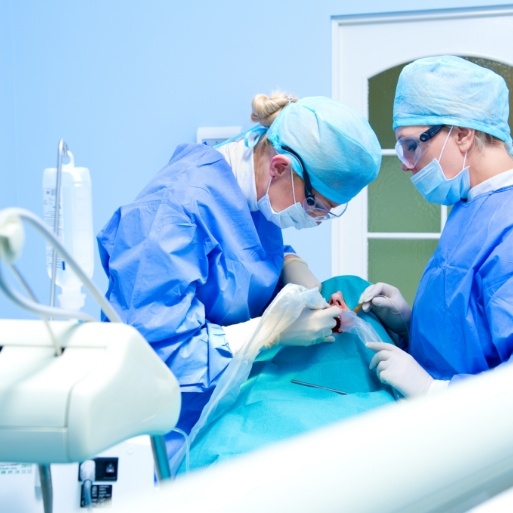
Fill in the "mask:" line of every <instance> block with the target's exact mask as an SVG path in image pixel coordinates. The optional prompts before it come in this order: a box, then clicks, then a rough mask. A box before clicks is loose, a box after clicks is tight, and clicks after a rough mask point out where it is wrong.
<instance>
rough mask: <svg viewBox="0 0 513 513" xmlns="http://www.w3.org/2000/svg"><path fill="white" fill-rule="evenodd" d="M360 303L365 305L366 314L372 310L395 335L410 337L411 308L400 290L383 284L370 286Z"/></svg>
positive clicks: (362, 295) (361, 297) (363, 308)
mask: <svg viewBox="0 0 513 513" xmlns="http://www.w3.org/2000/svg"><path fill="white" fill-rule="evenodd" d="M358 303H363V305H362V310H363V311H364V312H368V311H369V310H372V311H373V313H375V314H376V316H377V317H378V319H379V320H380V321H381V322H382V323H383V324H384V325H385V326H386V327H387V328H389V329H391V330H392V331H393V332H394V333H397V334H398V335H402V336H408V332H409V328H410V318H411V308H410V307H409V305H408V303H407V302H406V301H405V299H404V298H403V296H402V295H401V292H400V291H399V289H398V288H396V287H394V286H393V285H388V284H387V283H381V282H379V283H376V284H374V285H370V286H369V287H367V288H366V289H365V290H364V291H363V292H362V294H361V296H360V299H359V300H358Z"/></svg>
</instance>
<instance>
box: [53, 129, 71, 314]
mask: <svg viewBox="0 0 513 513" xmlns="http://www.w3.org/2000/svg"><path fill="white" fill-rule="evenodd" d="M63 154H64V155H68V145H67V144H66V143H65V142H64V140H63V139H61V140H60V141H59V149H58V151H57V173H56V180H55V211H54V218H53V233H54V235H55V236H56V237H59V220H60V217H61V216H60V209H61V178H62V156H63ZM56 279H57V248H56V247H55V246H54V248H53V251H52V277H51V282H50V306H51V307H52V308H53V307H54V306H55V282H56Z"/></svg>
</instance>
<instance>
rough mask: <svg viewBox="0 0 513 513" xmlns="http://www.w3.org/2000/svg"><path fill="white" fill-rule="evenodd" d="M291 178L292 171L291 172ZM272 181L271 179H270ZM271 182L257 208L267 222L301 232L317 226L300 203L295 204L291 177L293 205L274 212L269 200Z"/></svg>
mask: <svg viewBox="0 0 513 513" xmlns="http://www.w3.org/2000/svg"><path fill="white" fill-rule="evenodd" d="M291 177H292V171H291ZM271 180H272V179H271ZM271 180H270V181H269V185H268V186H267V191H266V193H265V195H264V196H262V198H260V199H259V200H258V203H257V206H258V209H259V210H260V212H262V214H264V217H265V218H266V219H267V220H268V221H271V222H273V223H274V224H276V225H277V226H279V227H280V228H290V227H291V226H293V227H294V228H296V230H301V229H303V228H313V227H314V226H317V224H318V223H317V221H316V220H315V219H314V218H313V217H311V216H309V215H308V214H307V213H306V212H305V209H304V208H303V206H302V205H301V203H298V202H296V194H295V191H294V178H293V177H292V196H293V197H294V203H293V204H292V205H291V206H290V207H287V208H286V209H285V210H282V211H281V212H276V211H275V210H274V209H273V207H272V205H271V200H270V198H269V187H270V186H271Z"/></svg>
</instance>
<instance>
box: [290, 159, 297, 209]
mask: <svg viewBox="0 0 513 513" xmlns="http://www.w3.org/2000/svg"><path fill="white" fill-rule="evenodd" d="M290 178H291V180H292V198H293V199H294V203H293V204H295V203H296V191H295V189H294V171H292V166H290Z"/></svg>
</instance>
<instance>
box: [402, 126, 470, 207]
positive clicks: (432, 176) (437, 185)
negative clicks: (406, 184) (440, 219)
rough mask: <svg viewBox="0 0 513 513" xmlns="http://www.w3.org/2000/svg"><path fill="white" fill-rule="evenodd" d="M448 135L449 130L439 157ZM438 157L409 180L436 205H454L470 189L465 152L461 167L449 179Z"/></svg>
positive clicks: (465, 195)
mask: <svg viewBox="0 0 513 513" xmlns="http://www.w3.org/2000/svg"><path fill="white" fill-rule="evenodd" d="M451 131H452V127H451ZM450 135H451V132H450V131H449V134H448V135H447V139H446V140H445V143H444V146H443V148H442V151H441V153H440V159H441V158H442V154H443V152H444V150H445V145H446V144H447V141H448V140H449V136H450ZM440 159H436V158H434V159H433V160H432V161H431V162H430V163H429V164H428V165H427V166H424V167H423V168H422V169H421V170H420V171H419V172H418V173H417V174H415V175H413V176H412V177H411V182H412V184H413V185H414V186H415V188H416V189H417V190H418V191H419V192H420V193H421V194H422V196H424V198H425V199H426V200H427V201H430V202H431V203H436V204H438V205H454V204H455V203H457V202H458V201H460V200H461V199H466V198H467V195H468V192H469V190H470V176H469V168H468V167H465V162H466V161H467V154H466V153H465V159H464V160H463V169H462V170H461V171H460V172H459V173H458V174H457V175H456V176H455V177H453V178H450V179H447V178H446V177H445V175H444V172H443V170H442V166H441V165H440V161H439V160H440Z"/></svg>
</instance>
